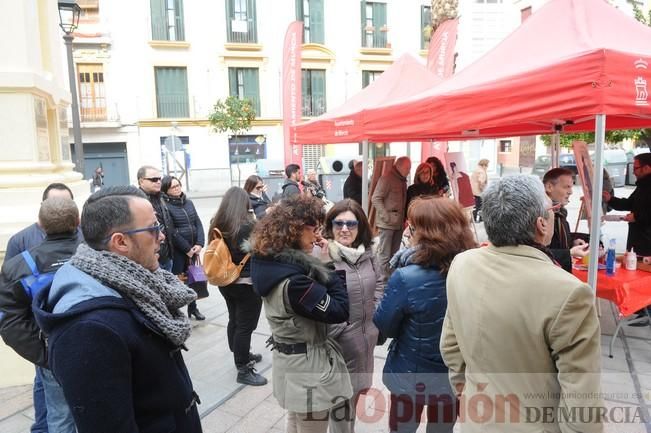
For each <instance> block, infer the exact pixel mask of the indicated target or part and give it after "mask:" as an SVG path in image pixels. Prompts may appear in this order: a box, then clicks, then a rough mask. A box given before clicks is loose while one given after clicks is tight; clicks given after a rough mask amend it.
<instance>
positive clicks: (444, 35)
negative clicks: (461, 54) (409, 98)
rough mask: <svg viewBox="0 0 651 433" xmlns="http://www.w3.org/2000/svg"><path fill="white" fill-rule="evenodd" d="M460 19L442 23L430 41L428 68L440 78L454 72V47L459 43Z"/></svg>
mask: <svg viewBox="0 0 651 433" xmlns="http://www.w3.org/2000/svg"><path fill="white" fill-rule="evenodd" d="M458 25H459V19H458V18H455V19H453V20H447V21H444V22H442V23H441V25H440V26H438V28H437V29H436V31H435V32H434V34H433V35H432V37H431V39H430V41H429V52H428V53H427V69H429V70H430V71H432V72H433V73H435V74H436V75H437V76H438V77H439V78H443V79H445V78H448V77H449V76H450V75H452V74H453V72H454V49H455V46H456V44H457V27H458Z"/></svg>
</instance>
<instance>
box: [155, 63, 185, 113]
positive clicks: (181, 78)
mask: <svg viewBox="0 0 651 433" xmlns="http://www.w3.org/2000/svg"><path fill="white" fill-rule="evenodd" d="M154 70H155V74H156V108H157V110H158V117H190V108H189V107H190V104H189V103H188V71H187V69H186V68H171V67H156V68H154Z"/></svg>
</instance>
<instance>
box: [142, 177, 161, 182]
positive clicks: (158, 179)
mask: <svg viewBox="0 0 651 433" xmlns="http://www.w3.org/2000/svg"><path fill="white" fill-rule="evenodd" d="M143 179H145V180H148V181H150V182H154V183H156V182H160V180H161V179H162V178H160V177H143Z"/></svg>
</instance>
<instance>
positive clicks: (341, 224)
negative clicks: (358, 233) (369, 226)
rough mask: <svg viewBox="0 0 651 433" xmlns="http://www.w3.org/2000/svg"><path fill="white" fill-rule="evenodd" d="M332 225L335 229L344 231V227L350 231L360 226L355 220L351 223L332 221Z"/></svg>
mask: <svg viewBox="0 0 651 433" xmlns="http://www.w3.org/2000/svg"><path fill="white" fill-rule="evenodd" d="M332 225H333V226H334V227H335V228H337V229H339V230H341V229H343V228H344V226H346V227H348V229H349V230H353V229H356V228H357V226H358V225H359V221H355V220H349V221H347V220H332Z"/></svg>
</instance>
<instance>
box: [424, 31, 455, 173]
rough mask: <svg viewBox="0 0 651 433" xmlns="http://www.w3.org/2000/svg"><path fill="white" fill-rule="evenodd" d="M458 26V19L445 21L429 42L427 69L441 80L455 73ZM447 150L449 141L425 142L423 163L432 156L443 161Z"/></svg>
mask: <svg viewBox="0 0 651 433" xmlns="http://www.w3.org/2000/svg"><path fill="white" fill-rule="evenodd" d="M458 25H459V19H458V18H457V19H453V20H447V21H444V22H443V23H441V25H440V26H438V28H437V29H436V32H434V34H433V35H432V37H431V38H430V41H429V51H428V53H427V69H429V70H430V71H431V72H433V73H434V74H436V76H437V77H439V78H441V79H446V78H448V77H449V76H451V75H452V74H453V73H454V49H455V46H456V42H457V26H458ZM447 148H448V143H447V141H437V142H425V141H423V142H422V143H421V152H420V158H421V161H425V160H426V159H427V158H429V157H430V156H436V157H437V158H439V159H442V158H441V157H442V156H443V154H444V153H445V152H446V151H447Z"/></svg>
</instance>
